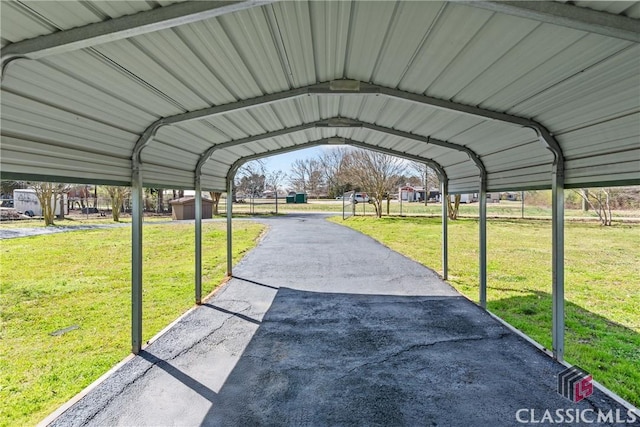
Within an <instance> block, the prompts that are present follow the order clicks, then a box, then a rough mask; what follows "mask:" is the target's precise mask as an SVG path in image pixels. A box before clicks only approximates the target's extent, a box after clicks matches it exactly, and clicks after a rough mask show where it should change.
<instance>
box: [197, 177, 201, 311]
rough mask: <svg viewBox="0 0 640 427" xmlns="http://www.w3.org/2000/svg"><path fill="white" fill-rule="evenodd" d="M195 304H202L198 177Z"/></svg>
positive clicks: (198, 190)
mask: <svg viewBox="0 0 640 427" xmlns="http://www.w3.org/2000/svg"><path fill="white" fill-rule="evenodd" d="M195 184H196V185H195V187H196V241H195V244H196V277H195V278H196V283H195V287H196V289H195V297H196V304H201V303H202V188H201V184H200V176H196V182H195Z"/></svg>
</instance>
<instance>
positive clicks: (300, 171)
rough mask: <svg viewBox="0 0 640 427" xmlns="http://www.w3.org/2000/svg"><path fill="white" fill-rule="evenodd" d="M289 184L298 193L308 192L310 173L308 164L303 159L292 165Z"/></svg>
mask: <svg viewBox="0 0 640 427" xmlns="http://www.w3.org/2000/svg"><path fill="white" fill-rule="evenodd" d="M289 183H290V184H291V186H292V187H293V190H294V191H296V192H299V193H300V192H302V193H306V192H307V186H308V185H309V172H308V170H307V162H306V161H305V160H303V159H296V160H295V161H294V162H293V163H292V164H291V172H290V173H289Z"/></svg>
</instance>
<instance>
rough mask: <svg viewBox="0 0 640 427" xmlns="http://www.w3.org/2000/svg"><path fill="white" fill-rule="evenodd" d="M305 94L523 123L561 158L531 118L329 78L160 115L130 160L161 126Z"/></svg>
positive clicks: (136, 158) (136, 160)
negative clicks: (381, 98) (373, 99)
mask: <svg viewBox="0 0 640 427" xmlns="http://www.w3.org/2000/svg"><path fill="white" fill-rule="evenodd" d="M304 95H385V96H388V97H391V98H396V99H400V100H402V101H407V102H413V103H417V104H421V105H427V106H430V107H434V108H440V109H444V110H448V111H454V112H458V113H462V114H468V115H472V116H475V117H480V118H483V119H487V120H495V121H499V122H503V123H507V124H511V125H515V126H520V127H526V128H530V129H533V130H534V131H535V132H536V134H537V135H538V136H539V138H540V140H541V141H542V142H543V143H544V144H545V145H546V146H547V147H548V148H549V149H550V150H551V151H552V152H553V153H554V155H555V156H556V157H557V158H558V159H562V152H561V151H562V150H560V146H559V144H558V143H557V141H555V139H554V138H553V136H552V135H551V134H550V133H549V131H548V130H547V129H546V128H545V127H544V126H543V125H541V124H540V123H538V122H536V121H534V120H531V119H527V118H524V117H519V116H513V115H510V114H506V113H501V112H497V111H491V110H486V109H483V108H479V107H475V106H471V105H465V104H459V103H456V102H453V101H449V100H445V99H439V98H434V97H430V96H426V95H420V94H415V93H411V92H405V91H401V90H398V89H393V88H388V87H384V86H380V85H374V84H369V83H362V82H360V81H357V80H333V81H330V82H325V83H318V84H315V85H310V86H304V87H300V88H297V89H292V90H287V91H283V92H277V93H272V94H268V95H263V96H259V97H256V98H251V99H246V100H241V101H236V102H231V103H228V104H222V105H217V106H213V107H208V108H204V109H202V110H196V111H190V112H187V113H182V114H177V115H175V116H170V117H165V118H162V119H159V120H157V121H155V122H154V123H152V124H151V125H150V126H149V127H147V129H146V130H145V131H144V132H143V134H142V135H141V136H140V138H139V139H138V141H137V142H136V145H135V147H134V150H133V153H132V161H133V163H134V167H135V165H136V164H137V163H139V162H140V153H141V151H142V149H143V148H144V147H145V146H147V145H148V144H149V142H150V141H151V139H152V138H153V136H154V135H155V133H156V132H157V131H158V129H159V128H160V127H161V126H165V125H171V124H177V123H183V122H187V121H191V120H198V119H205V118H211V117H215V116H217V115H220V114H224V113H227V112H232V111H241V110H245V109H248V108H251V107H257V106H262V105H268V104H272V103H274V102H278V101H284V100H287V99H293V98H297V97H300V96H304ZM558 153H559V154H558ZM470 156H471V155H470ZM474 161H475V160H474Z"/></svg>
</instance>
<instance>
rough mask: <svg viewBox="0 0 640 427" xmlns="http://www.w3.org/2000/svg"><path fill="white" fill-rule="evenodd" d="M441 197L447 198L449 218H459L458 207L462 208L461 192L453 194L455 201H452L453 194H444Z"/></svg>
mask: <svg viewBox="0 0 640 427" xmlns="http://www.w3.org/2000/svg"><path fill="white" fill-rule="evenodd" d="M441 197H446V198H447V214H448V215H449V219H454V220H455V219H458V209H459V208H460V194H456V195H455V196H453V203H451V196H450V195H448V194H443V195H442V196H441Z"/></svg>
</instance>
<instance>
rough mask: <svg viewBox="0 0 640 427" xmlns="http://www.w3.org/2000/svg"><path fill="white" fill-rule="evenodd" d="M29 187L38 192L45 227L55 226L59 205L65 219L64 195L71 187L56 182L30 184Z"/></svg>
mask: <svg viewBox="0 0 640 427" xmlns="http://www.w3.org/2000/svg"><path fill="white" fill-rule="evenodd" d="M28 185H29V187H31V188H33V189H34V190H35V192H36V197H37V198H38V201H39V202H40V206H41V208H42V218H43V219H44V225H45V226H49V225H55V224H54V218H55V215H56V206H57V205H58V204H59V205H60V214H61V217H62V218H64V206H63V204H64V194H65V193H66V192H67V191H69V185H67V184H63V183H54V182H30V183H28Z"/></svg>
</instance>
